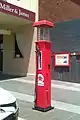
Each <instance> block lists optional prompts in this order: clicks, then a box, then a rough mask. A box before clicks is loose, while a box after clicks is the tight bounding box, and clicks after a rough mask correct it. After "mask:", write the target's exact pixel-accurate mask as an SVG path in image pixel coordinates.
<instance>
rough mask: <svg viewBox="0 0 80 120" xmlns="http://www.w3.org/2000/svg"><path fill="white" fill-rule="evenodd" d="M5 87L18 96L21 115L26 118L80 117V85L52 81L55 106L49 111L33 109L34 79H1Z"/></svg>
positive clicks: (60, 119) (68, 119)
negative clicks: (43, 111)
mask: <svg viewBox="0 0 80 120" xmlns="http://www.w3.org/2000/svg"><path fill="white" fill-rule="evenodd" d="M0 87H3V88H5V89H7V90H9V91H10V92H12V94H14V95H15V96H16V98H17V101H18V105H19V107H20V116H19V117H21V118H23V119H25V120H32V119H33V120H39V119H42V120H79V119H80V85H79V84H73V83H65V82H57V81H53V82H52V105H53V106H54V107H55V109H54V110H51V111H49V112H47V113H42V112H38V111H34V110H32V108H33V105H34V102H33V101H34V81H32V80H27V79H24V78H15V79H14V80H10V79H9V80H5V81H0Z"/></svg>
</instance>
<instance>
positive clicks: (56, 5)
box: [39, 0, 80, 22]
mask: <svg viewBox="0 0 80 120" xmlns="http://www.w3.org/2000/svg"><path fill="white" fill-rule="evenodd" d="M79 4H80V2H79V0H39V20H41V19H47V20H50V21H53V22H57V21H65V20H71V19H76V18H80V6H79Z"/></svg>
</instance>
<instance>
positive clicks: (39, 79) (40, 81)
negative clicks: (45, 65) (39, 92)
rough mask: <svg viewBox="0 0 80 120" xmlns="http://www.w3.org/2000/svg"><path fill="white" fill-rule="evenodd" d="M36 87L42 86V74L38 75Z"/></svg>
mask: <svg viewBox="0 0 80 120" xmlns="http://www.w3.org/2000/svg"><path fill="white" fill-rule="evenodd" d="M38 86H44V76H43V75H42V74H38Z"/></svg>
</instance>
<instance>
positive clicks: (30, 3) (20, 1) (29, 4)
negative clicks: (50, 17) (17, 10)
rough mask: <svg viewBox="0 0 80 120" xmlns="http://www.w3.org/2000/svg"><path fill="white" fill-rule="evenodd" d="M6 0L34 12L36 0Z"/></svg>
mask: <svg viewBox="0 0 80 120" xmlns="http://www.w3.org/2000/svg"><path fill="white" fill-rule="evenodd" d="M7 2H9V3H11V4H14V5H17V6H19V7H22V8H24V9H27V10H31V11H33V12H36V6H37V2H38V0H7Z"/></svg>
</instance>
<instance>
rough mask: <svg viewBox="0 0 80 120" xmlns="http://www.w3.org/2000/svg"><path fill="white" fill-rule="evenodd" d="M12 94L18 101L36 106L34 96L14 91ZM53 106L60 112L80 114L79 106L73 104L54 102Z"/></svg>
mask: <svg viewBox="0 0 80 120" xmlns="http://www.w3.org/2000/svg"><path fill="white" fill-rule="evenodd" d="M10 92H11V93H12V94H13V95H14V96H15V97H16V98H17V99H19V100H23V101H26V102H30V103H33V104H34V96H32V95H28V94H23V93H18V92H12V91H10ZM52 106H54V107H55V108H57V109H60V110H64V111H67V112H72V113H76V114H80V106H78V105H73V104H68V103H64V102H60V101H55V100H52ZM32 107H33V106H32Z"/></svg>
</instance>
